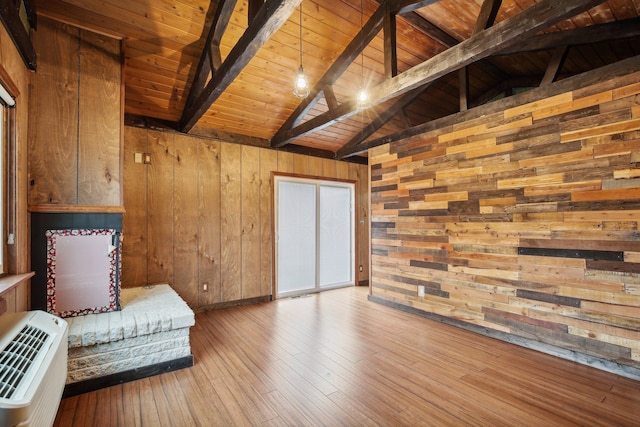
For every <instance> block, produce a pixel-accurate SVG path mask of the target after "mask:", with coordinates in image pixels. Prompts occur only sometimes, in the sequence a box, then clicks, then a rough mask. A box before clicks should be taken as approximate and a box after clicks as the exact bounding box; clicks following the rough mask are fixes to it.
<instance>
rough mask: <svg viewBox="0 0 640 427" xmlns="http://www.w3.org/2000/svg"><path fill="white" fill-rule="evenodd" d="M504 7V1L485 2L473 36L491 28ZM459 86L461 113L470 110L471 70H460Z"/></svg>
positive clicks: (464, 68) (466, 68)
mask: <svg viewBox="0 0 640 427" xmlns="http://www.w3.org/2000/svg"><path fill="white" fill-rule="evenodd" d="M501 5H502V0H484V1H483V2H482V6H481V7H480V14H479V15H478V19H477V20H476V25H475V27H474V28H473V31H472V33H471V35H475V34H478V33H479V32H480V31H483V30H486V29H487V28H489V27H491V26H492V25H493V24H494V22H495V21H496V17H497V16H498V11H499V10H500V6H501ZM458 82H459V84H458V86H459V92H460V111H465V110H466V109H468V108H469V68H468V67H463V68H460V69H459V70H458Z"/></svg>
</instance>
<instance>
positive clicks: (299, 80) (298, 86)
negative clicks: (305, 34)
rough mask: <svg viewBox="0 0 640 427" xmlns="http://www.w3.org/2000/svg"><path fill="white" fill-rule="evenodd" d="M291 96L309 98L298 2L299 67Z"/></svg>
mask: <svg viewBox="0 0 640 427" xmlns="http://www.w3.org/2000/svg"><path fill="white" fill-rule="evenodd" d="M293 94H294V95H295V96H296V97H298V98H300V99H304V98H306V97H307V96H309V82H308V81H307V76H305V75H304V68H302V2H300V67H298V74H297V75H296V81H295V83H294V85H293Z"/></svg>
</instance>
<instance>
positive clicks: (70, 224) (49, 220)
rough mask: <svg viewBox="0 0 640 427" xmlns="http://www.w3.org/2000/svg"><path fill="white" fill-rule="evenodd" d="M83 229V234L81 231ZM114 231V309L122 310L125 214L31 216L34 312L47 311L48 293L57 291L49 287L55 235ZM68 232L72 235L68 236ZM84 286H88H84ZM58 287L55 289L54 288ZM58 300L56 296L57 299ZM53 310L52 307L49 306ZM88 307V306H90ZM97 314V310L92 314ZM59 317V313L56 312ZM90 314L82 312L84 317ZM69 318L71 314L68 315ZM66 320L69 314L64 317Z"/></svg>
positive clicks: (32, 298) (48, 214)
mask: <svg viewBox="0 0 640 427" xmlns="http://www.w3.org/2000/svg"><path fill="white" fill-rule="evenodd" d="M80 230H82V231H80ZM105 230H112V231H113V236H114V238H113V239H112V244H113V246H114V248H113V251H114V252H113V254H112V255H111V256H112V257H113V258H114V261H115V265H114V268H113V272H112V275H111V276H112V277H111V278H110V281H111V282H112V284H114V285H115V289H112V290H111V292H112V293H113V294H114V296H115V301H112V304H111V306H110V310H112V309H116V310H119V309H120V301H119V298H120V265H121V262H120V252H121V243H120V241H121V239H120V236H121V234H122V214H121V213H58V212H55V213H43V212H32V214H31V268H32V270H33V271H34V272H35V275H34V276H33V278H32V279H31V309H32V310H44V311H51V310H47V300H48V296H47V292H48V290H49V292H50V293H51V292H55V289H52V286H49V289H48V287H47V283H48V274H49V275H51V271H48V268H49V269H50V268H51V259H53V260H55V259H56V256H55V252H54V256H53V257H52V256H51V253H50V251H51V248H48V244H49V242H51V241H54V240H52V237H51V236H52V235H65V234H67V235H77V234H82V233H85V234H87V233H88V234H94V233H100V232H101V231H103V232H105ZM67 231H68V233H67ZM51 282H55V274H53V275H52V280H51ZM82 286H85V285H84V284H83V285H82ZM86 286H89V287H90V286H92V284H91V283H87V284H86ZM54 288H55V287H54ZM53 298H54V299H55V296H54V297H53ZM49 299H50V301H51V295H49ZM49 308H50V307H49ZM87 308H88V307H87ZM91 312H96V311H91ZM54 314H59V313H54ZM81 314H88V313H83V312H78V313H77V314H70V315H74V316H75V315H81ZM67 315H69V314H67ZM63 317H65V315H63Z"/></svg>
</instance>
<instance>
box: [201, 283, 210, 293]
mask: <svg viewBox="0 0 640 427" xmlns="http://www.w3.org/2000/svg"><path fill="white" fill-rule="evenodd" d="M202 292H209V283H207V282H204V283H203V284H202Z"/></svg>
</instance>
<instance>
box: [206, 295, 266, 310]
mask: <svg viewBox="0 0 640 427" xmlns="http://www.w3.org/2000/svg"><path fill="white" fill-rule="evenodd" d="M272 300H273V298H272V297H271V295H265V296H262V297H255V298H247V299H240V300H236V301H227V302H219V303H215V304H209V305H207V306H204V307H199V308H198V309H197V310H194V311H196V312H202V311H209V310H219V309H221V308H229V307H238V306H240V305H250V304H258V303H261V302H269V301H272Z"/></svg>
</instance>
